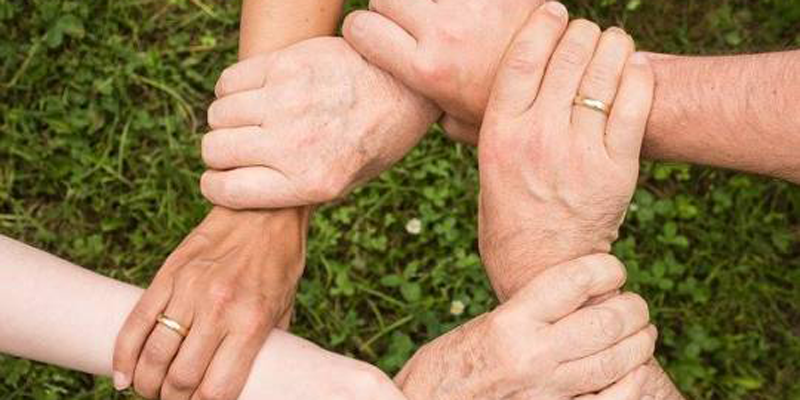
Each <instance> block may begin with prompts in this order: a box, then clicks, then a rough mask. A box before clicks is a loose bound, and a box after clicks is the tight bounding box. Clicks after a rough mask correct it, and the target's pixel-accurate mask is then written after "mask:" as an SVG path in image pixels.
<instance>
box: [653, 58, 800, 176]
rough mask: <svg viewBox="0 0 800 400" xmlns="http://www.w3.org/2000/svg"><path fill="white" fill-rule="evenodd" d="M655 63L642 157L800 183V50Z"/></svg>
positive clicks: (678, 59)
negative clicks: (799, 155) (708, 166)
mask: <svg viewBox="0 0 800 400" xmlns="http://www.w3.org/2000/svg"><path fill="white" fill-rule="evenodd" d="M651 58H653V59H654V60H653V69H654V70H655V74H656V95H655V103H654V106H653V111H652V114H651V116H650V122H649V123H648V126H647V136H646V137H645V143H644V154H645V156H647V157H650V158H654V159H659V160H670V161H682V162H691V163H697V164H706V165H712V166H718V167H724V168H732V169H737V170H742V171H749V172H755V173H759V174H764V175H768V176H774V177H779V178H783V179H787V180H789V181H791V182H794V183H800V158H798V157H797V153H798V149H800V112H798V107H797V105H798V104H800V73H798V72H799V71H800V69H798V66H800V51H788V52H782V53H767V54H755V55H740V56H728V57H663V56H652V57H651Z"/></svg>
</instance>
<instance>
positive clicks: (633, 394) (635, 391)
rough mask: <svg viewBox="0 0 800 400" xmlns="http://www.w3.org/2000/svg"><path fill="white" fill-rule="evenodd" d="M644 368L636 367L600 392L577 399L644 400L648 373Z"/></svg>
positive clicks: (577, 398)
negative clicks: (643, 392) (644, 386)
mask: <svg viewBox="0 0 800 400" xmlns="http://www.w3.org/2000/svg"><path fill="white" fill-rule="evenodd" d="M644 368H645V367H638V368H636V369H635V370H633V372H631V373H629V374H628V375H625V377H624V378H622V380H620V381H619V382H616V383H614V384H613V385H611V386H609V387H607V388H605V389H603V391H601V392H600V393H597V394H589V395H584V396H578V397H576V398H575V400H642V397H641V396H642V386H643V385H644V382H645V379H646V373H647V372H646V371H645V369H644Z"/></svg>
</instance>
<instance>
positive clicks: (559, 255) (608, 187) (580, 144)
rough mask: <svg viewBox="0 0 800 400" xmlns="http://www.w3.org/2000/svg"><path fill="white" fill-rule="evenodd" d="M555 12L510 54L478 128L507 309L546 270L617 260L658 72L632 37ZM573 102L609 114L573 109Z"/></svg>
mask: <svg viewBox="0 0 800 400" xmlns="http://www.w3.org/2000/svg"><path fill="white" fill-rule="evenodd" d="M555 4H556V3H548V5H547V6H544V7H541V8H539V9H538V10H536V11H535V12H534V13H533V14H532V15H531V19H530V21H529V22H528V23H527V24H526V25H525V26H524V27H523V29H522V30H521V31H520V32H519V34H518V35H517V38H516V39H515V42H514V43H513V44H512V45H511V47H510V48H509V50H508V52H507V54H506V56H505V59H504V62H503V65H502V66H501V67H500V69H499V71H498V74H497V80H496V83H495V86H494V89H493V91H492V98H491V99H490V102H489V105H488V107H487V111H486V116H485V117H484V120H483V126H482V128H481V138H480V144H479V146H478V162H479V166H480V181H481V194H480V210H479V244H480V249H481V254H482V257H483V261H484V263H485V265H486V268H487V272H488V274H489V276H490V278H491V280H492V282H493V284H494V285H495V289H496V290H497V292H498V295H499V296H500V298H501V299H503V298H507V297H508V296H509V294H510V293H513V292H514V290H515V289H516V287H519V285H524V283H525V282H527V281H528V280H529V279H530V277H532V276H533V275H535V274H536V273H538V272H539V271H541V270H542V269H543V268H545V267H547V266H550V265H555V264H558V263H560V262H563V261H565V260H571V259H574V258H576V257H580V256H582V255H586V254H592V253H606V252H608V251H610V248H611V243H612V242H613V241H614V240H615V239H616V238H617V235H618V229H619V226H620V224H621V223H622V221H623V218H624V215H625V211H626V210H627V207H628V203H629V202H630V200H631V197H632V196H633V191H634V189H635V187H636V181H637V176H638V172H639V151H640V148H641V143H642V137H643V136H644V130H645V125H646V122H647V117H648V113H649V110H650V104H651V102H652V96H653V85H654V78H653V72H652V69H651V68H650V65H649V63H648V61H647V58H646V57H644V56H642V55H641V54H636V55H633V56H632V57H631V54H632V53H633V50H634V45H633V41H632V40H631V38H630V37H629V36H628V35H627V34H625V32H624V31H622V30H621V29H618V28H612V29H609V30H607V31H606V32H604V33H603V34H602V35H601V33H600V29H599V28H598V27H597V25H595V24H593V23H591V22H588V21H585V20H578V21H573V22H572V23H571V24H569V27H568V28H567V15H566V10H564V9H563V8H560V10H561V12H560V13H559V12H558V9H559V8H558V7H556V8H555V9H552V8H551V5H555ZM552 11H555V13H554V12H552ZM565 30H566V32H565ZM562 34H563V37H562ZM629 58H630V60H629ZM548 60H549V63H548ZM578 95H581V96H585V97H587V98H591V99H596V100H599V101H602V102H603V103H604V104H606V105H608V106H610V107H611V109H610V114H609V115H608V117H607V116H606V114H605V113H603V112H600V111H596V110H593V109H590V108H587V107H584V106H578V105H573V101H574V100H575V99H576V96H578Z"/></svg>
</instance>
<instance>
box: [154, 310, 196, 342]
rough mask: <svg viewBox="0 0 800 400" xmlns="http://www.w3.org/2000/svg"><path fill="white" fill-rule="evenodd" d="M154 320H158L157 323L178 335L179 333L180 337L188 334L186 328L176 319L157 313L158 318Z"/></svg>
mask: <svg viewBox="0 0 800 400" xmlns="http://www.w3.org/2000/svg"><path fill="white" fill-rule="evenodd" d="M156 321H158V323H159V324H161V325H164V327H165V328H167V329H169V330H171V331H173V332H175V333H177V334H178V335H181V337H182V338H185V337H186V335H188V334H189V330H188V329H186V328H185V327H184V326H183V325H181V324H180V323H178V321H175V320H174V319H172V318H170V317H168V316H166V315H164V314H159V315H158V318H156Z"/></svg>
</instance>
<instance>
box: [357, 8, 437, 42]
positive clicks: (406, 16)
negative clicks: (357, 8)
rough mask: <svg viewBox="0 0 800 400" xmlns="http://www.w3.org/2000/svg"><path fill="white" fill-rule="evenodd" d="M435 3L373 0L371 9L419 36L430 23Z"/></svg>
mask: <svg viewBox="0 0 800 400" xmlns="http://www.w3.org/2000/svg"><path fill="white" fill-rule="evenodd" d="M433 7H434V3H433V1H431V0H371V1H370V2H369V9H370V10H372V11H374V12H376V13H378V14H381V15H383V16H384V17H386V18H388V19H390V20H392V21H394V22H395V23H396V24H397V25H399V26H400V27H401V28H403V29H404V30H405V31H406V32H408V33H410V34H411V35H413V36H414V37H419V35H420V34H421V33H422V30H423V29H425V27H426V26H427V25H428V24H429V23H430V21H429V19H430V17H431V15H433Z"/></svg>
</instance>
